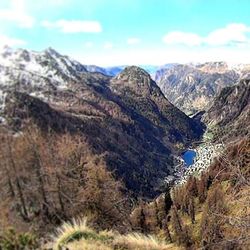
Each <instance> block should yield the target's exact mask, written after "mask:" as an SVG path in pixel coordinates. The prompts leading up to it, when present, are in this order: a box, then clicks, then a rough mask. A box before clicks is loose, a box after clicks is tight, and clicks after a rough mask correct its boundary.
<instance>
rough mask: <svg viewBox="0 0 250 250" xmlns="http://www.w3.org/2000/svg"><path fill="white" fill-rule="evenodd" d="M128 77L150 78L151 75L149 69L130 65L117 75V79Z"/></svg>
mask: <svg viewBox="0 0 250 250" xmlns="http://www.w3.org/2000/svg"><path fill="white" fill-rule="evenodd" d="M127 77H136V78H138V77H140V78H145V77H146V78H150V75H149V73H148V72H147V71H145V70H144V69H142V68H140V67H138V66H128V67H126V68H125V69H124V70H123V71H122V72H121V73H120V74H118V75H117V79H123V78H127Z"/></svg>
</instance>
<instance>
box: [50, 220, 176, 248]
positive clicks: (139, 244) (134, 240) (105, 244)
mask: <svg viewBox="0 0 250 250" xmlns="http://www.w3.org/2000/svg"><path fill="white" fill-rule="evenodd" d="M64 247H65V248H67V249H69V250H112V249H117V250H119V249H120V250H167V249H172V250H173V249H179V248H176V247H175V246H174V245H173V244H170V245H169V244H166V243H165V241H163V240H159V239H157V238H156V237H154V236H150V235H149V236H145V235H143V234H139V233H132V234H127V235H121V234H119V233H114V232H112V231H101V232H99V233H97V232H96V231H94V230H93V229H91V228H90V227H88V226H87V219H86V218H83V219H78V220H72V222H65V223H63V224H62V226H61V227H59V228H58V229H57V231H56V234H55V235H54V236H53V249H54V250H62V249H64Z"/></svg>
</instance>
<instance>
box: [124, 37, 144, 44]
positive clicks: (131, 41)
mask: <svg viewBox="0 0 250 250" xmlns="http://www.w3.org/2000/svg"><path fill="white" fill-rule="evenodd" d="M140 42H141V40H140V39H139V38H137V37H130V38H128V39H127V44H128V45H134V44H138V43H140Z"/></svg>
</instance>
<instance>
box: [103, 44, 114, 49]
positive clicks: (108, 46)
mask: <svg viewBox="0 0 250 250" xmlns="http://www.w3.org/2000/svg"><path fill="white" fill-rule="evenodd" d="M103 47H104V49H112V48H113V43H111V42H106V43H104V45H103Z"/></svg>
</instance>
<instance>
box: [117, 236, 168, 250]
mask: <svg viewBox="0 0 250 250" xmlns="http://www.w3.org/2000/svg"><path fill="white" fill-rule="evenodd" d="M113 244H114V246H116V247H118V248H119V247H120V248H121V249H129V250H166V249H170V248H169V247H168V246H167V245H166V243H165V242H164V241H160V240H158V239H156V238H155V237H154V236H150V235H149V236H145V235H142V234H138V233H132V234H128V235H119V236H117V237H116V238H115V240H114V242H113Z"/></svg>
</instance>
